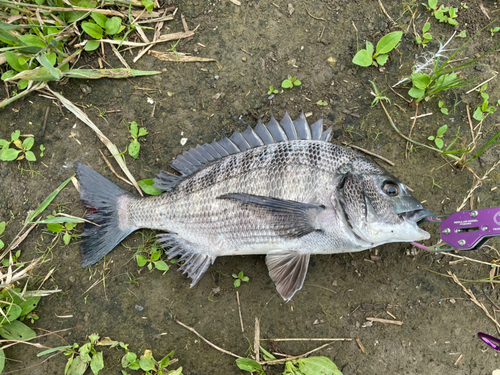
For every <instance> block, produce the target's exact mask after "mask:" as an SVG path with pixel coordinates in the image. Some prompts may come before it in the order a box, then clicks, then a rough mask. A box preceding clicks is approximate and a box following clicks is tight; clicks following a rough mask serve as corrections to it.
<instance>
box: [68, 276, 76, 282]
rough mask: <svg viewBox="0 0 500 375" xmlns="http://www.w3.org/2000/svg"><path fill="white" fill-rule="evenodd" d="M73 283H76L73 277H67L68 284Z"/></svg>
mask: <svg viewBox="0 0 500 375" xmlns="http://www.w3.org/2000/svg"><path fill="white" fill-rule="evenodd" d="M75 281H76V278H75V276H73V275H71V276H70V277H69V282H70V283H74V282H75Z"/></svg>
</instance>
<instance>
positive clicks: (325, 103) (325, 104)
mask: <svg viewBox="0 0 500 375" xmlns="http://www.w3.org/2000/svg"><path fill="white" fill-rule="evenodd" d="M316 104H317V105H319V106H323V107H325V106H327V105H328V102H327V101H326V100H318V101H317V102H316Z"/></svg>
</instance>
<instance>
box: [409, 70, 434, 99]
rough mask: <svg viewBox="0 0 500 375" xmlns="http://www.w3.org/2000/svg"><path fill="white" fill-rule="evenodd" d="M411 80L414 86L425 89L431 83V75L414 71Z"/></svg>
mask: <svg viewBox="0 0 500 375" xmlns="http://www.w3.org/2000/svg"><path fill="white" fill-rule="evenodd" d="M411 81H412V82H413V86H414V87H416V88H418V89H421V90H425V89H426V88H427V86H428V85H429V84H430V83H431V77H430V76H429V75H427V74H424V73H414V74H412V75H411ZM410 96H411V94H410Z"/></svg>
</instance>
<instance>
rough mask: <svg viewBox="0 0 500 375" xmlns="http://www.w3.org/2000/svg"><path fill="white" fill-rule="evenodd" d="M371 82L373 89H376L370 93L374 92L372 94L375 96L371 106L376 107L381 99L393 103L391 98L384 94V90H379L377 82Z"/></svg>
mask: <svg viewBox="0 0 500 375" xmlns="http://www.w3.org/2000/svg"><path fill="white" fill-rule="evenodd" d="M370 83H371V84H372V86H373V91H375V92H373V91H372V92H370V94H372V95H373V96H374V97H375V99H373V102H372V104H371V105H370V107H375V106H376V105H377V104H378V102H380V101H382V100H385V101H387V102H389V104H391V100H390V99H389V98H388V97H387V96H382V94H383V93H384V92H383V91H382V92H380V91H378V88H377V86H376V85H375V82H373V81H370Z"/></svg>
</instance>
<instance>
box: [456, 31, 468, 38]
mask: <svg viewBox="0 0 500 375" xmlns="http://www.w3.org/2000/svg"><path fill="white" fill-rule="evenodd" d="M457 37H459V38H467V30H462V31H460V33H458V34H457Z"/></svg>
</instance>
